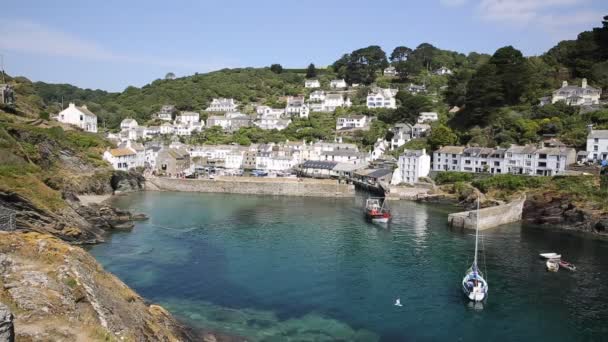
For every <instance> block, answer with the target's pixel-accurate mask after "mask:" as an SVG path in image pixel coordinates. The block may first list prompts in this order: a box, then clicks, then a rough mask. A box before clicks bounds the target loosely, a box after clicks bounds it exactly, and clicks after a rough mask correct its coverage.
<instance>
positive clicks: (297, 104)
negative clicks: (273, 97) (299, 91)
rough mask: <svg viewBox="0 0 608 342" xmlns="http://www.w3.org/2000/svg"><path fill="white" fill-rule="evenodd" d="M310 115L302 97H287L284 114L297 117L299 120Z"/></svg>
mask: <svg viewBox="0 0 608 342" xmlns="http://www.w3.org/2000/svg"><path fill="white" fill-rule="evenodd" d="M309 113H310V108H308V105H307V104H306V103H305V102H304V97H303V96H289V97H287V106H286V107H285V114H287V115H290V116H298V117H300V118H307V117H308V114H309Z"/></svg>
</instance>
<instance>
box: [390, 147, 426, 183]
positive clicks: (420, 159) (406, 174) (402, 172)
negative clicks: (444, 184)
mask: <svg viewBox="0 0 608 342" xmlns="http://www.w3.org/2000/svg"><path fill="white" fill-rule="evenodd" d="M430 171H431V156H429V155H428V154H427V153H426V150H425V149H422V150H404V151H403V153H402V154H401V155H400V156H399V161H398V162H397V169H395V171H394V172H393V178H392V180H391V183H392V184H399V183H408V184H414V183H417V182H418V180H419V179H420V177H427V176H428V175H429V172H430Z"/></svg>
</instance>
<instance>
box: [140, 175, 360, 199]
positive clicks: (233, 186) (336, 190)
mask: <svg viewBox="0 0 608 342" xmlns="http://www.w3.org/2000/svg"><path fill="white" fill-rule="evenodd" d="M145 188H146V190H151V191H185V192H212V193H231V194H250V195H282V196H303V197H354V196H355V187H354V186H353V185H352V184H345V183H339V182H338V181H337V180H331V179H311V178H300V179H296V178H262V177H259V178H258V177H217V178H216V179H175V178H147V179H146V186H145Z"/></svg>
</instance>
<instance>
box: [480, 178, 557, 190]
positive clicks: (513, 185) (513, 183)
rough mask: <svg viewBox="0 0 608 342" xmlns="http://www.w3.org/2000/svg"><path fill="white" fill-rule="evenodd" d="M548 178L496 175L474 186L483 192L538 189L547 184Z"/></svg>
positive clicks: (481, 180)
mask: <svg viewBox="0 0 608 342" xmlns="http://www.w3.org/2000/svg"><path fill="white" fill-rule="evenodd" d="M548 180H549V178H548V177H539V176H523V175H495V176H493V177H489V178H485V179H478V180H475V181H474V182H473V186H474V187H476V188H477V189H479V190H480V191H481V192H488V191H490V190H506V191H519V190H524V189H527V188H537V187H540V186H542V185H544V184H546V183H547V181H548Z"/></svg>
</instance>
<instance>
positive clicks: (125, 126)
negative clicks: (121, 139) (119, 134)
mask: <svg viewBox="0 0 608 342" xmlns="http://www.w3.org/2000/svg"><path fill="white" fill-rule="evenodd" d="M137 126H138V124H137V121H135V119H131V118H126V119H124V120H122V121H121V122H120V130H121V131H128V130H130V129H135V128H137Z"/></svg>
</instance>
